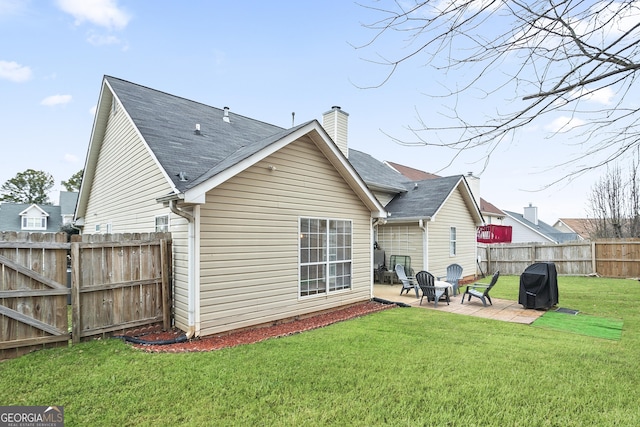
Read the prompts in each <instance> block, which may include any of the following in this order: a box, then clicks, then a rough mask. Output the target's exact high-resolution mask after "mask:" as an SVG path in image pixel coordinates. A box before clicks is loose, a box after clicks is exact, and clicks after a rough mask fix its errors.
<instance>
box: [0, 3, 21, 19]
mask: <svg viewBox="0 0 640 427" xmlns="http://www.w3.org/2000/svg"><path fill="white" fill-rule="evenodd" d="M24 6H25V2H24V1H23V0H0V16H3V15H13V14H15V13H18V12H20V11H21V10H22V9H23V8H24Z"/></svg>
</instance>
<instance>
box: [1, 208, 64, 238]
mask: <svg viewBox="0 0 640 427" xmlns="http://www.w3.org/2000/svg"><path fill="white" fill-rule="evenodd" d="M33 206H35V207H37V208H38V210H40V211H41V212H43V213H45V214H46V215H48V217H47V229H46V230H38V231H47V232H58V231H60V227H62V225H63V224H62V215H61V214H60V206H54V205H34V204H31V203H0V231H30V230H23V229H22V216H21V214H22V213H24V212H26V211H28V210H29V209H30V208H31V207H33Z"/></svg>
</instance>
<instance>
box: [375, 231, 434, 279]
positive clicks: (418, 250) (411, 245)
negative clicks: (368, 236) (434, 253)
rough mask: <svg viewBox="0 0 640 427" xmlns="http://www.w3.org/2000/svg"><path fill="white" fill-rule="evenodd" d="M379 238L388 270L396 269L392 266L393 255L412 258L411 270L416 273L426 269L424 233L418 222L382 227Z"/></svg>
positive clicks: (378, 234)
mask: <svg viewBox="0 0 640 427" xmlns="http://www.w3.org/2000/svg"><path fill="white" fill-rule="evenodd" d="M377 236H378V237H377V238H378V240H377V242H378V246H379V247H380V249H382V250H383V251H384V255H385V265H386V266H387V269H388V270H393V269H394V268H395V265H391V264H390V263H391V256H392V255H408V256H410V257H411V268H413V270H414V272H416V273H417V272H418V271H420V270H422V269H423V268H424V267H423V266H424V260H423V254H422V246H423V244H422V242H423V232H422V229H420V227H418V221H414V222H412V223H406V224H393V225H391V224H386V225H380V226H378V233H377ZM407 274H408V273H407Z"/></svg>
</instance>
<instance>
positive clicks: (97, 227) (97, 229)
mask: <svg viewBox="0 0 640 427" xmlns="http://www.w3.org/2000/svg"><path fill="white" fill-rule="evenodd" d="M99 232H100V224H96V233H99Z"/></svg>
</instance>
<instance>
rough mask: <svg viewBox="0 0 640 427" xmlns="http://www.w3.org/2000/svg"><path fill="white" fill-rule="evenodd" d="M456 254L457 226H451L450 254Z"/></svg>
mask: <svg viewBox="0 0 640 427" xmlns="http://www.w3.org/2000/svg"><path fill="white" fill-rule="evenodd" d="M455 254H456V228H455V227H451V228H450V229H449V255H450V256H454V255H455Z"/></svg>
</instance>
